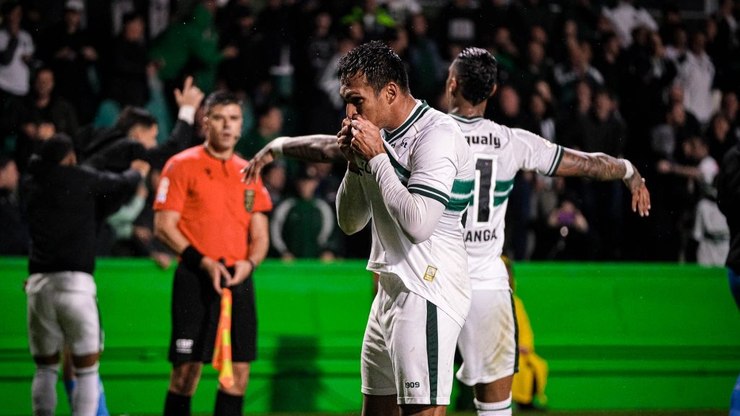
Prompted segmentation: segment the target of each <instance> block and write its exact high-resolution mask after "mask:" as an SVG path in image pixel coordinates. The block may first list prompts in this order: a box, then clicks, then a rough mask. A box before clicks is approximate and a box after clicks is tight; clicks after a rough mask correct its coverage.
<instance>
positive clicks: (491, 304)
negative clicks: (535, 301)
mask: <svg viewBox="0 0 740 416" xmlns="http://www.w3.org/2000/svg"><path fill="white" fill-rule="evenodd" d="M517 338H518V334H517V324H516V312H515V311H514V301H513V299H512V296H511V291H510V290H508V289H494V290H473V299H472V303H471V306H470V313H468V318H467V320H466V321H465V325H464V326H463V328H462V331H461V332H460V338H459V339H458V341H457V343H458V347H459V348H460V355H462V358H463V364H462V366H461V367H460V369H459V370H458V371H457V378H458V380H460V381H461V382H462V383H463V384H466V385H468V386H474V385H476V384H481V383H483V384H485V383H490V382H493V381H496V380H498V379H501V378H504V377H506V376H510V375H512V374H514V373H516V372H517V371H518V368H517V361H518V360H517V359H518V357H517V355H518V351H519V346H518V345H517Z"/></svg>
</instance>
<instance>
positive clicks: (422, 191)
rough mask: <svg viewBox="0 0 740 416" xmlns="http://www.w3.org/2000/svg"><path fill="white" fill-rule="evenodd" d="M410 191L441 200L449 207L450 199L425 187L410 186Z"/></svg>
mask: <svg viewBox="0 0 740 416" xmlns="http://www.w3.org/2000/svg"><path fill="white" fill-rule="evenodd" d="M409 192H410V193H412V194H419V195H424V196H425V197H427V198H431V199H433V200H435V201H439V202H440V203H441V204H442V205H444V206H445V208H447V204H448V203H449V201H447V200H446V199H444V198H442V197H441V196H439V194H437V193H432V192H429V191H427V190H425V189H419V188H412V187H411V186H409Z"/></svg>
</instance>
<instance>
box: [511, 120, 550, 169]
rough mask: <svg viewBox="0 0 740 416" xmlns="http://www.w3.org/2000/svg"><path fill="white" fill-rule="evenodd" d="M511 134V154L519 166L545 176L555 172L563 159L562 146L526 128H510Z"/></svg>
mask: <svg viewBox="0 0 740 416" xmlns="http://www.w3.org/2000/svg"><path fill="white" fill-rule="evenodd" d="M511 135H512V137H511V142H512V145H513V146H514V152H513V154H514V155H515V157H516V158H518V159H519V160H518V162H519V166H521V167H522V168H523V169H525V170H536V171H537V172H539V173H541V174H543V175H547V176H553V175H554V174H555V172H556V171H557V170H558V165H560V161H561V160H562V159H563V147H562V146H559V145H557V144H555V143H552V142H550V141H548V140H547V139H545V138H543V137H540V136H538V135H536V134H534V133H532V132H529V131H527V130H522V129H511Z"/></svg>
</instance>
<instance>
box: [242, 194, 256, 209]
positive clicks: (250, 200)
mask: <svg viewBox="0 0 740 416" xmlns="http://www.w3.org/2000/svg"><path fill="white" fill-rule="evenodd" d="M244 209H246V210H247V212H252V210H253V209H254V189H245V190H244Z"/></svg>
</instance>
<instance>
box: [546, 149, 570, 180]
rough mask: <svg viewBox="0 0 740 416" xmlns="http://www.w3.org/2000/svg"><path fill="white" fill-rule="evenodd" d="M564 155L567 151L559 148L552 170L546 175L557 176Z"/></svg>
mask: <svg viewBox="0 0 740 416" xmlns="http://www.w3.org/2000/svg"><path fill="white" fill-rule="evenodd" d="M563 153H565V151H563V146H558V150H557V151H556V152H555V158H554V159H553V160H552V163H551V164H550V169H548V170H547V173H546V174H545V175H547V176H553V175H555V172H556V171H557V170H558V166H560V161H561V160H563Z"/></svg>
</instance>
